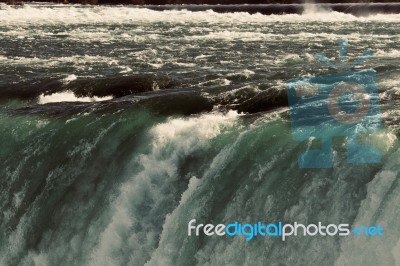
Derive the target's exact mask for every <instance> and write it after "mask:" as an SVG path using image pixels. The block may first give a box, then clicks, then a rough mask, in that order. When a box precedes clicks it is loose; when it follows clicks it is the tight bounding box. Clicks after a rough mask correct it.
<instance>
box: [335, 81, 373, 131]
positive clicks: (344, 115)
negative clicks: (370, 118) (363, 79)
mask: <svg viewBox="0 0 400 266" xmlns="http://www.w3.org/2000/svg"><path fill="white" fill-rule="evenodd" d="M343 95H351V97H352V100H353V101H357V102H359V106H358V107H357V109H356V110H355V111H354V112H351V113H348V112H345V111H343V110H341V109H340V106H339V102H340V97H341V96H343ZM369 108H370V97H369V94H368V93H367V92H366V91H365V89H364V87H362V86H361V85H360V84H357V83H351V82H340V83H339V84H337V85H336V86H335V87H334V88H333V89H332V91H331V92H330V94H329V96H328V110H329V113H330V114H331V115H332V117H333V118H334V119H335V120H336V121H338V122H340V123H343V124H348V125H350V124H355V123H357V122H358V121H360V120H361V119H363V118H364V117H365V116H366V115H367V114H368V112H369Z"/></svg>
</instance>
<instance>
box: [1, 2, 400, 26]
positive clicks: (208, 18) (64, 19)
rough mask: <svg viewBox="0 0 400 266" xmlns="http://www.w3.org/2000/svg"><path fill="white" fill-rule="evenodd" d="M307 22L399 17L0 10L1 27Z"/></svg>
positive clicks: (29, 7) (30, 7)
mask: <svg viewBox="0 0 400 266" xmlns="http://www.w3.org/2000/svg"><path fill="white" fill-rule="evenodd" d="M307 21H321V22H349V21H361V22H368V21H379V22H398V21H400V15H397V14H375V15H369V16H364V17H356V16H353V15H351V14H344V13H339V12H332V11H329V12H327V11H325V10H318V9H317V10H313V11H311V10H309V9H308V10H307V9H306V11H305V12H304V14H301V15H299V14H285V15H268V16H267V15H262V14H259V13H256V14H248V13H244V12H236V13H216V12H213V11H211V10H208V11H200V12H191V11H188V10H170V11H162V12H160V11H153V10H149V9H145V8H137V7H133V6H113V7H111V6H107V7H106V6H93V7H84V6H60V5H59V6H51V5H40V4H30V5H28V4H27V5H25V6H24V7H19V8H12V7H10V8H5V9H1V10H0V23H2V24H19V23H26V24H32V23H59V24H73V23H156V22H173V23H176V24H181V25H186V23H204V22H205V23H230V24H243V23H258V24H259V23H261V24H262V23H266V22H285V23H298V22H307Z"/></svg>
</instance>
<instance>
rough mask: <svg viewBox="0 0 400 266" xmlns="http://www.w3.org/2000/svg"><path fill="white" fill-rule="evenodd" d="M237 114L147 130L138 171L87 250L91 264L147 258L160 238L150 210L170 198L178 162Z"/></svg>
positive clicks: (185, 196)
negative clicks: (147, 142) (148, 142)
mask: <svg viewBox="0 0 400 266" xmlns="http://www.w3.org/2000/svg"><path fill="white" fill-rule="evenodd" d="M237 116H238V114H237V113H236V112H229V113H228V114H226V115H223V114H221V113H215V114H206V115H203V116H200V117H192V118H186V119H181V118H178V119H170V120H169V121H167V122H166V123H162V124H159V125H156V126H155V127H153V128H152V129H151V130H150V135H151V136H152V137H153V140H152V142H151V146H150V151H149V152H148V153H145V154H142V155H141V156H139V157H138V160H137V162H136V163H138V164H139V165H140V166H141V169H142V170H141V171H140V172H139V173H137V174H136V175H134V176H132V177H131V178H130V179H129V180H127V182H126V183H124V184H123V185H122V186H121V191H120V193H119V196H118V197H117V198H116V199H115V201H114V203H113V204H112V209H111V211H110V215H111V217H110V220H109V221H110V222H109V224H108V225H107V227H106V228H105V230H104V231H103V232H102V233H101V236H100V241H99V244H98V246H97V248H96V249H95V250H94V252H93V253H92V260H91V264H92V265H96V266H99V265H132V264H134V265H139V264H140V265H143V264H144V263H145V262H146V252H149V251H150V250H152V247H155V246H156V245H157V242H158V240H159V239H158V237H155V235H154V234H155V233H154V228H152V219H154V217H161V216H158V215H157V216H156V213H155V212H156V211H157V210H158V211H160V210H163V207H162V206H165V204H166V202H168V201H169V200H170V193H171V191H170V188H171V182H176V178H177V177H178V166H179V162H180V160H181V159H182V157H185V156H187V155H189V154H191V153H192V152H194V151H196V150H198V149H201V148H202V147H203V146H204V145H206V143H207V142H208V141H209V140H210V139H212V138H214V137H216V136H217V135H219V134H221V132H223V130H224V128H230V127H231V126H233V125H234V124H235V120H236V117H237ZM199 183H200V180H198V179H197V178H195V177H192V178H191V180H190V182H189V187H188V190H186V192H184V193H183V195H182V196H181V200H180V202H181V203H184V202H185V201H186V200H188V198H190V195H191V194H192V193H193V191H195V190H196V187H197V186H198V185H199ZM143 204H145V205H146V209H147V210H146V211H144V210H143V206H144V205H143ZM160 208H161V209H160ZM167 219H168V218H167ZM160 222H161V223H162V222H163V221H160ZM138 228H141V229H138ZM121 251H126V252H129V253H130V256H129V258H130V260H129V261H123V262H122V261H121V260H122V259H123V258H122V257H121V256H120V254H121V253H120V252H121Z"/></svg>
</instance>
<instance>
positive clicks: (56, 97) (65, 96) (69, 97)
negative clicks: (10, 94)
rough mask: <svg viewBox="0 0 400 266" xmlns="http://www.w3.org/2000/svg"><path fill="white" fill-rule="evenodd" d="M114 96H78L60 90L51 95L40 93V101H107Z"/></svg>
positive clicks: (41, 102)
mask: <svg viewBox="0 0 400 266" xmlns="http://www.w3.org/2000/svg"><path fill="white" fill-rule="evenodd" d="M112 98H113V97H112V96H106V97H76V96H75V94H74V93H73V92H71V91H66V92H58V93H53V94H50V95H44V94H42V95H40V96H39V100H38V103H39V104H46V103H56V102H96V101H106V100H111V99H112Z"/></svg>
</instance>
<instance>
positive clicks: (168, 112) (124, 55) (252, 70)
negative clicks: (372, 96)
mask: <svg viewBox="0 0 400 266" xmlns="http://www.w3.org/2000/svg"><path fill="white" fill-rule="evenodd" d="M399 29H400V15H397V14H386V15H384V14H369V15H368V14H364V16H360V17H356V16H354V15H351V14H344V13H338V12H332V11H329V10H324V9H321V8H315V7H313V8H306V10H305V11H304V12H303V14H287V15H282V14H281V15H262V14H248V13H215V12H213V11H199V12H192V11H188V10H165V11H153V10H149V9H145V8H136V7H122V6H117V7H104V6H96V7H87V6H61V5H39V4H33V5H25V6H23V7H10V6H6V5H0V35H1V37H0V99H1V113H0V131H1V134H0V163H1V167H0V176H1V180H0V210H1V212H0V217H1V219H0V265H144V264H146V265H340V266H341V265H395V264H396V263H397V264H398V265H400V255H399V254H400V241H399V239H400V211H399V208H398V204H400V184H399V181H398V180H397V178H398V177H399V170H400V159H399V158H400V156H399V155H400V150H399V143H398V141H397V136H398V135H399V134H400V133H399V126H398V124H399V120H398V117H399V114H400V108H399V107H398V104H399V99H400V66H399V63H400V43H399V40H400V31H399ZM339 38H347V39H348V41H349V48H348V52H349V53H348V59H349V60H350V61H352V60H355V59H356V58H357V57H358V56H360V55H361V54H362V53H363V52H364V51H365V50H367V49H372V51H373V52H374V56H373V57H372V58H371V59H369V60H367V61H366V62H365V63H364V64H363V65H361V66H360V67H359V68H373V69H375V70H376V73H377V78H378V88H379V92H380V95H379V96H380V99H381V110H382V119H383V124H384V127H383V129H382V131H381V132H379V134H376V135H375V136H374V138H373V139H372V140H371V141H372V142H373V144H374V145H376V146H377V147H378V148H379V149H380V151H381V152H382V155H383V159H382V163H381V164H366V165H351V164H348V163H347V162H346V161H345V160H343V158H342V157H343V156H342V155H343V153H344V148H343V145H342V143H343V140H342V139H340V138H339V139H338V140H337V141H336V142H335V145H334V147H335V167H334V168H332V169H299V167H298V164H297V158H298V155H299V153H300V152H301V151H304V149H305V147H306V145H305V144H304V143H299V142H296V141H294V140H293V139H292V137H291V129H290V121H289V116H288V109H287V99H286V92H285V81H286V80H288V79H291V78H296V77H302V76H307V75H319V74H324V73H328V72H332V70H329V69H327V68H326V67H325V66H324V65H322V64H320V63H319V62H318V61H316V60H315V59H314V54H315V53H316V52H319V51H321V52H324V53H325V54H326V55H327V56H328V57H329V58H332V60H335V58H337V57H338V56H337V55H338V54H337V42H336V41H337V39H339ZM191 219H196V220H197V221H199V222H202V223H214V224H218V223H230V222H232V221H235V220H238V221H241V222H254V221H258V220H267V221H271V222H275V221H278V220H282V221H287V222H294V221H297V222H302V223H315V222H317V221H321V222H323V223H325V224H329V223H349V224H352V225H361V224H366V225H373V224H380V225H382V226H384V227H385V232H386V233H385V237H381V238H364V237H358V238H357V237H351V236H349V237H346V238H340V237H330V238H326V237H317V236H316V237H300V236H299V237H296V238H290V239H288V240H287V241H285V242H283V241H281V240H280V239H278V238H268V237H267V238H263V237H258V238H254V239H253V240H252V241H245V239H244V238H242V237H234V238H229V237H204V236H200V237H195V236H192V237H189V236H188V235H187V223H188V222H189V221H190V220H191Z"/></svg>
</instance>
